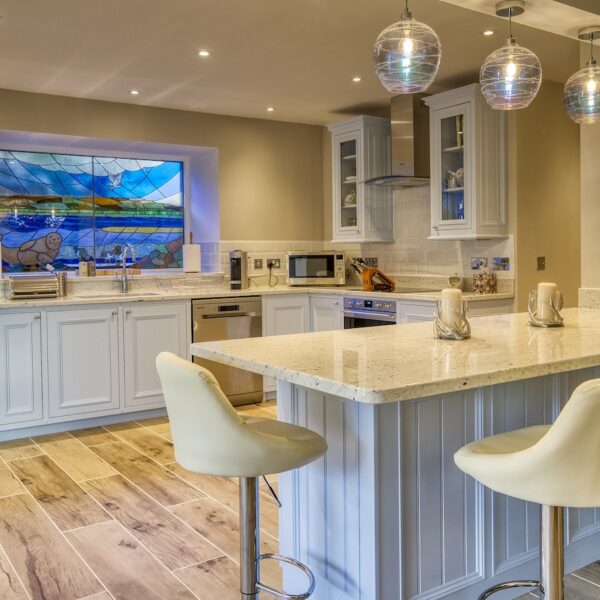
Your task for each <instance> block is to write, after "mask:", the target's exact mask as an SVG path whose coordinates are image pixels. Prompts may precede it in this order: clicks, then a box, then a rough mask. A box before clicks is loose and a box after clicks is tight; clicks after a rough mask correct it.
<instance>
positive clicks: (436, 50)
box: [373, 0, 442, 94]
mask: <svg viewBox="0 0 600 600" xmlns="http://www.w3.org/2000/svg"><path fill="white" fill-rule="evenodd" d="M441 57H442V45H441V44H440V38H439V37H438V36H437V33H436V32H435V31H434V30H433V29H432V28H431V27H429V26H428V25H425V23H420V22H419V21H415V20H414V19H413V17H412V13H411V12H410V10H408V0H406V7H405V9H404V10H403V11H402V16H401V18H400V21H398V22H397V23H393V24H392V25H390V26H389V27H386V28H385V29H384V30H383V31H382V32H381V33H380V34H379V37H378V38H377V41H376V42H375V50H374V51H373V61H374V62H375V72H376V73H377V77H379V81H381V83H382V85H383V87H384V88H385V89H386V90H387V91H388V92H392V93H394V94H415V93H417V92H423V91H425V90H426V89H427V88H428V87H429V86H430V85H431V83H432V82H433V80H434V79H435V76H436V74H437V72H438V68H439V66H440V59H441Z"/></svg>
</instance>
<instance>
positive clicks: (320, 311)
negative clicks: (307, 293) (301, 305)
mask: <svg viewBox="0 0 600 600" xmlns="http://www.w3.org/2000/svg"><path fill="white" fill-rule="evenodd" d="M336 329H344V313H343V311H342V297H341V296H321V295H320V294H319V295H311V297H310V330H311V331H332V330H336Z"/></svg>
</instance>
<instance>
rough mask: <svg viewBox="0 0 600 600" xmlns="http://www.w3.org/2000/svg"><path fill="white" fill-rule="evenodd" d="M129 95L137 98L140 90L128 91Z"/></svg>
mask: <svg viewBox="0 0 600 600" xmlns="http://www.w3.org/2000/svg"><path fill="white" fill-rule="evenodd" d="M129 93H130V94H131V95H132V96H139V94H140V90H129Z"/></svg>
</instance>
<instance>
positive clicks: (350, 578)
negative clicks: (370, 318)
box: [192, 309, 600, 600]
mask: <svg viewBox="0 0 600 600" xmlns="http://www.w3.org/2000/svg"><path fill="white" fill-rule="evenodd" d="M563 314H564V317H565V327H564V328H556V329H539V328H534V327H531V326H528V324H527V315H526V314H510V315H500V316H493V317H476V318H473V319H472V320H471V326H472V331H473V334H472V337H471V339H469V340H464V341H460V342H457V341H446V340H437V339H434V338H433V333H432V327H431V323H413V324H404V325H390V326H384V327H373V328H366V329H351V330H346V331H331V332H320V333H307V334H299V335H286V336H272V337H265V338H262V339H256V338H254V339H246V340H229V341H223V342H210V343H205V344H193V345H192V354H194V355H196V356H202V357H204V358H209V359H211V360H214V361H219V362H223V363H227V364H231V365H233V366H236V367H240V368H243V369H247V370H249V371H253V372H257V373H262V374H264V375H268V376H270V377H274V378H276V379H277V380H278V387H277V394H278V395H277V402H278V413H279V418H280V419H282V420H285V421H289V422H291V423H296V424H299V425H303V426H305V427H308V428H309V429H312V430H314V431H316V432H318V433H320V434H321V435H323V436H324V437H325V438H326V439H327V443H328V445H329V449H328V452H327V454H326V455H325V456H324V457H323V458H322V459H320V460H319V461H317V462H315V463H312V464H311V465H308V466H307V467H304V468H302V469H300V470H298V471H294V472H291V473H287V474H284V475H282V476H281V477H280V484H279V485H280V496H281V499H282V502H283V508H282V510H281V515H280V544H281V552H282V553H283V554H288V555H291V556H294V557H295V558H297V559H299V560H301V561H303V562H305V563H307V564H308V565H309V566H310V567H311V568H312V569H313V571H314V572H315V575H316V578H317V588H316V592H315V595H314V596H313V597H314V598H316V599H317V600H437V599H444V600H472V599H474V598H476V597H477V595H478V594H479V593H480V592H481V591H483V590H484V589H485V588H487V587H489V586H490V585H492V584H494V583H497V582H500V581H504V580H510V579H522V578H534V579H535V578H536V577H537V575H538V570H539V566H538V545H539V544H538V537H539V507H538V506H536V505H534V504H529V503H525V502H521V501H518V500H515V499H511V498H507V497H506V496H503V495H501V494H496V493H493V492H491V491H490V490H486V489H484V488H483V487H482V486H481V485H479V484H478V483H476V482H475V481H474V480H473V479H471V478H469V477H468V476H465V475H464V474H463V473H462V472H460V471H459V470H458V468H457V467H456V466H455V465H454V461H453V455H454V452H455V451H456V450H458V449H459V448H460V447H461V446H463V445H464V444H466V443H468V442H470V441H472V440H474V439H478V438H482V437H485V436H488V435H492V434H496V433H501V432H504V431H508V430H514V429H518V428H520V427H524V426H528V425H535V424H542V423H551V422H552V421H553V420H554V419H555V418H556V417H557V415H558V414H559V412H560V411H561V409H562V407H563V406H564V404H565V403H566V402H567V400H568V399H569V396H570V394H571V392H572V391H573V390H574V388H575V387H576V386H577V385H579V384H580V383H581V382H583V381H585V380H588V379H592V378H596V377H600V311H595V310H584V309H567V310H565V311H564V312H563ZM599 435H600V433H599ZM582 460H600V457H582ZM566 527H567V531H566V542H567V549H566V570H567V572H569V571H572V570H574V569H577V568H580V567H582V566H584V565H586V564H588V563H590V562H592V561H594V560H598V559H599V558H600V509H586V510H569V511H568V515H567V517H566ZM294 577H295V574H294V573H291V572H287V573H286V575H285V579H286V581H285V583H286V585H287V586H289V587H290V588H292V587H293V588H294V589H295V588H298V587H301V582H300V581H296V580H295V579H294ZM522 593H523V590H517V591H515V592H514V593H513V595H512V597H516V596H518V595H520V594H522ZM510 597H511V595H510V594H507V595H504V596H503V598H510Z"/></svg>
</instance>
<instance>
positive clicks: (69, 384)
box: [47, 306, 120, 417]
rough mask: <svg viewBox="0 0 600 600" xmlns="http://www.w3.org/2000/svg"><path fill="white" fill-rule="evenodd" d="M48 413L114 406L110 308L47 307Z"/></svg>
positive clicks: (114, 339) (114, 316)
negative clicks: (51, 308) (54, 309)
mask: <svg viewBox="0 0 600 600" xmlns="http://www.w3.org/2000/svg"><path fill="white" fill-rule="evenodd" d="M47 315H48V316H47V318H48V403H49V413H50V417H63V416H68V415H77V414H88V413H102V412H106V411H115V410H118V408H119V404H120V403H119V397H120V394H119V313H118V310H117V308H116V307H111V306H108V307H106V308H104V307H98V306H95V307H94V308H89V309H77V310H61V311H57V312H51V311H49V312H48V313H47Z"/></svg>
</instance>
